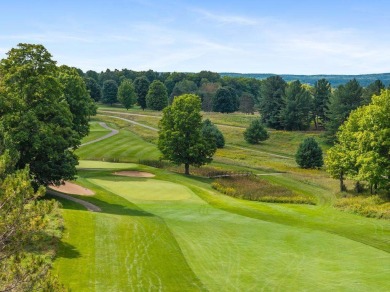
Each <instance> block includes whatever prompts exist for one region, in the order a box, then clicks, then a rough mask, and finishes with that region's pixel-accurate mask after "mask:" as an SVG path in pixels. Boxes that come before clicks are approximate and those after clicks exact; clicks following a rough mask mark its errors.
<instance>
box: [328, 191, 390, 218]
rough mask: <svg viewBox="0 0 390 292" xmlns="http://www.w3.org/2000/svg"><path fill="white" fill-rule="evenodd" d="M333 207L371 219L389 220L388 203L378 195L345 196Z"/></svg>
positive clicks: (389, 204)
mask: <svg viewBox="0 0 390 292" xmlns="http://www.w3.org/2000/svg"><path fill="white" fill-rule="evenodd" d="M334 207H335V208H337V209H340V210H343V211H346V212H349V213H353V214H359V215H363V216H366V217H371V218H381V219H390V202H389V201H388V200H387V201H386V200H385V199H383V198H382V197H381V196H379V195H374V196H350V195H349V196H347V197H344V198H340V199H338V200H337V201H336V202H335V204H334Z"/></svg>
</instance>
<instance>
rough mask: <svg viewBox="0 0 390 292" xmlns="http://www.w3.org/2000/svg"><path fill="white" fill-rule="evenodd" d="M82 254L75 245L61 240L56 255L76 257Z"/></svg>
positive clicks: (69, 257)
mask: <svg viewBox="0 0 390 292" xmlns="http://www.w3.org/2000/svg"><path fill="white" fill-rule="evenodd" d="M80 256H81V254H80V252H79V251H78V250H77V248H76V247H74V246H73V245H71V244H69V243H66V242H63V241H60V242H59V243H58V251H57V254H56V257H59V258H66V259H75V258H79V257H80Z"/></svg>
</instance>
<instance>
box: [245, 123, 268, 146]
mask: <svg viewBox="0 0 390 292" xmlns="http://www.w3.org/2000/svg"><path fill="white" fill-rule="evenodd" d="M244 138H245V140H246V141H247V142H248V143H250V144H259V143H260V142H261V141H265V140H267V139H268V138H269V134H268V132H267V130H266V129H265V128H264V126H263V124H262V123H261V121H260V120H254V121H252V122H251V124H250V125H249V127H248V128H247V129H246V130H245V131H244Z"/></svg>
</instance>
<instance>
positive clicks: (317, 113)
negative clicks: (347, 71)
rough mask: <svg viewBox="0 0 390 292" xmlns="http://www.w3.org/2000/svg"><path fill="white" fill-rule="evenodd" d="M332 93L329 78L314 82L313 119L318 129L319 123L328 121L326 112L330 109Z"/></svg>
mask: <svg viewBox="0 0 390 292" xmlns="http://www.w3.org/2000/svg"><path fill="white" fill-rule="evenodd" d="M331 94H332V87H331V85H330V83H329V81H328V80H326V79H324V78H322V79H320V80H318V81H317V82H316V83H315V84H314V94H313V96H314V100H313V120H314V124H315V127H316V129H318V128H319V124H320V123H321V124H322V125H323V124H324V123H325V121H326V116H325V113H326V112H327V110H328V103H329V99H330V96H331Z"/></svg>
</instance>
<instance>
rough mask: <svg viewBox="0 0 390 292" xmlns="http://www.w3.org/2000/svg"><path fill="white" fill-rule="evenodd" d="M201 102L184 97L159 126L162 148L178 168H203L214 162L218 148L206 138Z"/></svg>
mask: <svg viewBox="0 0 390 292" xmlns="http://www.w3.org/2000/svg"><path fill="white" fill-rule="evenodd" d="M200 109H201V104H200V98H199V97H198V96H196V95H194V94H184V95H181V96H178V97H176V98H175V100H174V101H173V103H172V105H171V106H168V107H166V108H165V109H164V111H163V117H162V119H161V120H160V123H159V129H160V131H159V138H158V148H159V149H160V151H161V153H162V154H163V158H165V159H167V160H169V161H172V162H173V163H175V164H178V165H180V164H184V166H185V173H186V174H187V175H188V174H189V166H190V165H194V166H201V165H204V164H206V163H209V162H211V161H212V157H213V155H214V153H215V151H216V149H217V148H216V144H215V143H210V141H208V140H207V139H205V137H204V136H203V135H202V117H201V115H200Z"/></svg>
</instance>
